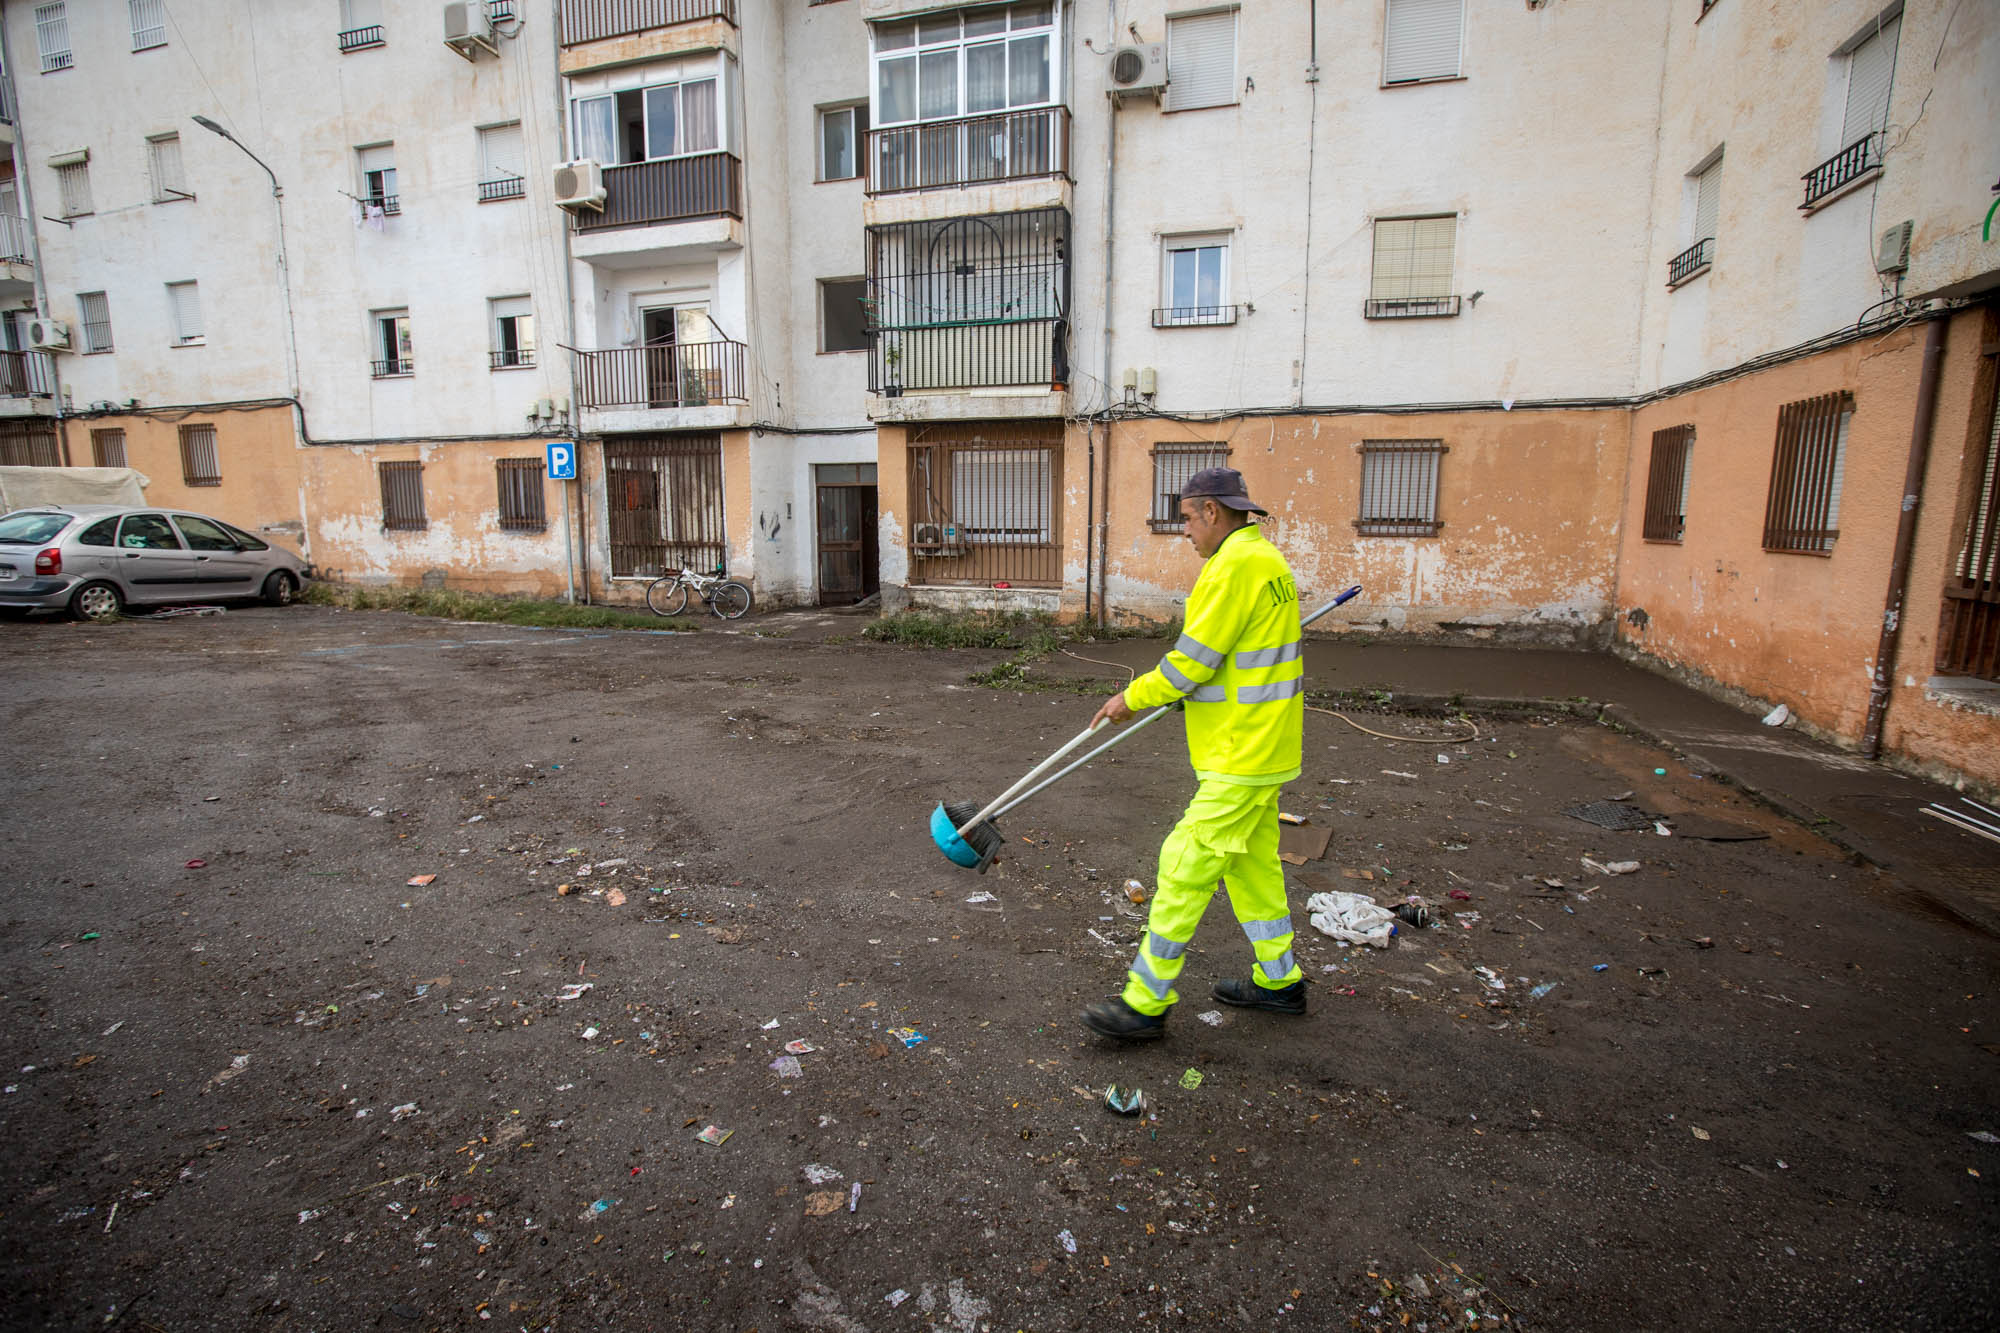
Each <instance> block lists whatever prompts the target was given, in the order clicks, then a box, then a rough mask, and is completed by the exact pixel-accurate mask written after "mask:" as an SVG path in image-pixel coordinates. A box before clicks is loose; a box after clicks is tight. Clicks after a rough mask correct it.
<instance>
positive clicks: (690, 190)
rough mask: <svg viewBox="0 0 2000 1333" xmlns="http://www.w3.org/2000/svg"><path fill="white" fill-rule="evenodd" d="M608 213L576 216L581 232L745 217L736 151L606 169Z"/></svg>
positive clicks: (662, 159) (740, 172) (739, 165)
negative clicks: (734, 152)
mask: <svg viewBox="0 0 2000 1333" xmlns="http://www.w3.org/2000/svg"><path fill="white" fill-rule="evenodd" d="M604 196H605V197H604V211H603V212H602V213H578V214H577V215H576V229H577V230H578V231H585V232H588V231H610V230H611V229H613V228H615V227H643V226H647V225H649V224H652V223H656V222H686V221H690V220H692V219H694V218H712V217H723V216H727V217H735V218H740V217H742V216H743V164H742V162H740V161H738V160H737V158H736V155H735V154H733V153H702V154H700V155H698V156H696V157H667V158H660V159H659V160H657V161H653V162H633V163H630V164H628V165H626V166H622V167H606V168H605V169H604Z"/></svg>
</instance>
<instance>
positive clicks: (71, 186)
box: [55, 153, 95, 218]
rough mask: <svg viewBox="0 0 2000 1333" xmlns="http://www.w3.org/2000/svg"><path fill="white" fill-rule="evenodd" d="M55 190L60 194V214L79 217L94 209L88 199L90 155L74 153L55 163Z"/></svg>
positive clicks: (67, 216)
mask: <svg viewBox="0 0 2000 1333" xmlns="http://www.w3.org/2000/svg"><path fill="white" fill-rule="evenodd" d="M55 167H56V191H57V193H58V194H60V195H61V196H62V215H63V216H64V217H66V218H80V217H82V216H84V215H85V214H86V213H90V212H93V211H95V209H94V206H93V205H92V204H91V201H90V155H89V154H88V153H74V154H70V155H68V156H67V157H65V158H64V159H63V160H62V161H59V162H57V163H56V164H55Z"/></svg>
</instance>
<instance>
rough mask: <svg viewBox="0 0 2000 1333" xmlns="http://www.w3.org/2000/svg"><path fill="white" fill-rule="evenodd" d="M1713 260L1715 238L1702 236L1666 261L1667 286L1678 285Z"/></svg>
mask: <svg viewBox="0 0 2000 1333" xmlns="http://www.w3.org/2000/svg"><path fill="white" fill-rule="evenodd" d="M1714 262H1715V238H1714V237H1713V236H1704V237H1702V238H1701V239H1700V240H1698V241H1696V242H1695V243H1694V244H1693V245H1690V246H1689V247H1688V248H1687V249H1685V250H1683V251H1681V252H1680V253H1679V254H1677V255H1675V256H1674V257H1673V258H1672V259H1669V260H1668V261H1667V286H1669V287H1678V286H1680V285H1681V284H1682V283H1684V282H1686V281H1687V280H1688V279H1689V278H1692V277H1693V276H1694V275H1695V274H1697V273H1699V272H1701V270H1703V269H1705V268H1707V267H1708V266H1709V265H1710V264H1712V263H1714Z"/></svg>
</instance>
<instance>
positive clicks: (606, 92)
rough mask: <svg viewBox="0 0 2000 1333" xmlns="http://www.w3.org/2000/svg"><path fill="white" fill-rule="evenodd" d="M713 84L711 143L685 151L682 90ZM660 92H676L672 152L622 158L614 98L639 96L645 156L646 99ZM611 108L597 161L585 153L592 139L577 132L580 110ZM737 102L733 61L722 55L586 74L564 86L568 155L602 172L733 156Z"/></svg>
mask: <svg viewBox="0 0 2000 1333" xmlns="http://www.w3.org/2000/svg"><path fill="white" fill-rule="evenodd" d="M708 81H713V82H714V84H715V142H714V143H713V144H711V145H709V146H708V147H706V148H685V147H683V145H684V144H685V142H686V136H685V135H684V134H683V133H682V127H683V126H685V125H686V124H687V94H686V91H685V89H686V85H688V84H695V83H703V82H708ZM664 88H676V92H675V94H674V151H673V152H671V153H665V154H662V155H661V156H659V157H652V156H646V157H641V158H633V159H629V160H628V159H627V158H626V157H625V156H624V153H625V144H624V133H623V126H622V125H620V123H619V120H618V98H619V96H620V95H621V94H624V93H638V94H640V98H639V105H640V114H641V115H642V116H643V117H644V119H645V139H646V143H645V145H644V148H645V151H646V152H647V153H648V154H650V153H651V152H652V150H653V146H654V145H653V131H652V110H653V106H652V99H651V98H650V97H648V96H647V94H649V93H651V92H654V91H656V90H659V89H664ZM606 101H608V102H609V103H610V104H611V142H610V149H611V151H610V153H609V154H607V155H604V156H598V155H597V154H596V153H594V152H592V151H591V149H592V148H594V147H595V145H594V144H592V143H590V142H589V140H590V139H593V138H595V136H594V135H586V134H585V133H584V132H583V123H584V112H585V108H586V107H588V106H591V105H593V104H595V103H599V102H606ZM737 124H738V112H737V98H736V75H735V61H734V60H733V59H731V58H730V57H729V56H728V55H727V53H723V54H720V55H704V56H696V57H692V58H689V59H685V60H673V61H657V62H654V63H652V64H649V65H643V66H638V67H636V68H630V69H623V70H611V71H608V72H606V73H603V74H595V75H587V76H583V77H579V78H574V79H571V80H570V81H569V128H570V143H571V145H572V148H571V151H572V152H574V153H575V154H576V156H577V157H579V158H589V159H591V160H593V161H597V162H601V163H602V164H603V165H605V166H607V167H612V166H634V165H637V164H638V163H639V162H665V161H670V160H672V159H675V158H683V157H700V156H703V155H705V154H708V153H734V152H736V151H737Z"/></svg>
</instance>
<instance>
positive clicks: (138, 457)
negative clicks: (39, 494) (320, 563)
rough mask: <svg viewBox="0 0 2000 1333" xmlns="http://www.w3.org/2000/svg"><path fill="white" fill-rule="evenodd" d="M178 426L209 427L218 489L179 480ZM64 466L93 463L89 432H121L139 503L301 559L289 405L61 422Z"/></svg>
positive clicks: (300, 521) (301, 529)
mask: <svg viewBox="0 0 2000 1333" xmlns="http://www.w3.org/2000/svg"><path fill="white" fill-rule="evenodd" d="M182 425H212V426H214V427H215V452H216V458H217V459H218V461H219V462H220V464H221V470H222V484H221V485H219V486H190V485H188V484H187V483H186V482H185V481H183V480H182V476H183V473H182V470H181V446H180V430H179V428H180V427H181V426H182ZM62 427H63V432H64V437H65V443H66V446H67V448H68V450H69V460H70V462H71V463H73V464H74V465H76V466H77V467H89V466H90V465H91V463H92V462H93V457H92V454H91V451H90V433H91V431H93V430H106V429H112V430H122V431H124V432H125V462H126V465H127V466H129V467H134V468H137V469H138V470H139V471H141V472H143V473H145V474H146V477H147V482H148V484H147V486H146V500H147V502H148V503H149V504H157V505H162V506H167V507H171V508H179V509H189V510H192V511H193V512H195V513H197V514H213V515H214V516H215V517H217V518H220V519H224V520H226V521H228V522H230V523H234V524H235V525H236V526H238V527H240V528H246V529H248V530H250V531H252V532H255V533H257V534H259V535H260V536H266V537H275V538H276V539H277V540H278V541H280V542H281V543H283V544H284V545H286V546H289V547H291V548H292V549H293V550H295V551H298V552H299V553H300V554H301V555H307V556H309V555H310V553H309V552H307V551H305V550H303V549H302V548H301V545H300V543H301V539H302V537H303V536H304V526H305V525H304V520H303V517H302V514H301V509H300V501H299V462H298V450H297V447H296V440H297V435H296V433H295V431H294V429H293V424H292V411H291V409H290V408H289V407H283V408H258V409H255V410H251V411H243V412H216V413H210V414H203V413H192V414H190V415H188V416H186V417H181V418H179V419H176V420H168V419H165V418H156V417H152V416H148V415H109V416H102V417H71V418H68V419H66V420H65V421H64V422H63V423H62Z"/></svg>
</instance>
